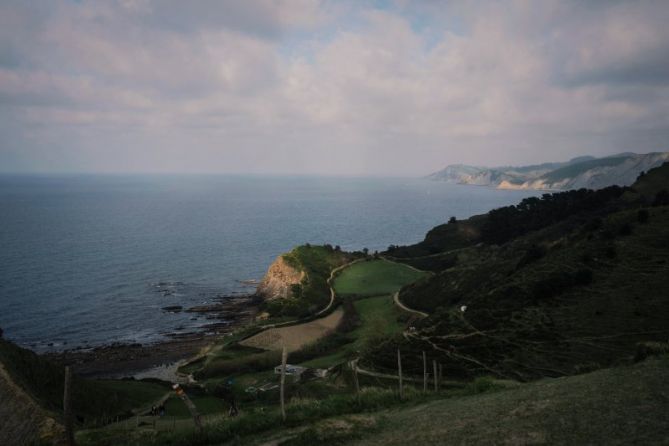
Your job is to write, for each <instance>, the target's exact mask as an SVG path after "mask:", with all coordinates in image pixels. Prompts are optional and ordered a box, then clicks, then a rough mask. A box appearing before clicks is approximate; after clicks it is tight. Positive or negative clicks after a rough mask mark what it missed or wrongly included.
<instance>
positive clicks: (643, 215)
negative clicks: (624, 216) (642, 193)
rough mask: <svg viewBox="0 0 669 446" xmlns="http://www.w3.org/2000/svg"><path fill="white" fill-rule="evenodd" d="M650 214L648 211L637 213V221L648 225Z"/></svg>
mask: <svg viewBox="0 0 669 446" xmlns="http://www.w3.org/2000/svg"><path fill="white" fill-rule="evenodd" d="M649 216H650V214H649V213H648V211H647V210H646V209H639V212H637V213H636V219H637V221H638V222H639V223H646V222H648V217H649Z"/></svg>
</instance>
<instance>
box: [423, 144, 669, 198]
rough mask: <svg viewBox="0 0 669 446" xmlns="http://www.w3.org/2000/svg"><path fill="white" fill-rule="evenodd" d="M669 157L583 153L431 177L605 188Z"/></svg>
mask: <svg viewBox="0 0 669 446" xmlns="http://www.w3.org/2000/svg"><path fill="white" fill-rule="evenodd" d="M665 161H669V152H655V153H647V154H637V153H620V154H618V155H612V156H607V157H604V158H595V157H592V156H580V157H578V158H573V159H571V160H569V161H566V162H561V163H560V162H558V163H544V164H537V165H533V166H521V167H513V166H502V167H478V166H467V165H463V164H453V165H450V166H447V167H446V168H445V169H442V170H440V171H438V172H435V173H433V174H431V175H428V176H427V178H428V179H430V180H435V181H446V182H448V183H455V184H470V185H475V186H489V187H495V188H498V189H538V190H568V189H580V188H587V189H601V188H603V187H607V186H612V185H614V184H615V185H619V186H629V185H631V184H632V183H634V181H635V180H636V179H637V177H638V176H639V174H640V173H641V172H644V171H647V170H649V169H652V168H653V167H657V166H660V165H661V164H662V163H664V162H665Z"/></svg>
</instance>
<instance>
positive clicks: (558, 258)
mask: <svg viewBox="0 0 669 446" xmlns="http://www.w3.org/2000/svg"><path fill="white" fill-rule="evenodd" d="M665 170H666V167H662V168H658V169H654V170H651V171H650V172H649V173H648V174H647V178H648V180H645V181H644V184H643V185H642V186H641V187H643V188H644V190H646V193H650V194H652V192H653V188H654V189H657V188H658V187H662V186H663V185H666V184H669V176H666V172H665ZM662 178H664V181H662ZM643 180H644V179H643V178H642V179H641V180H640V181H643ZM650 180H652V182H651V181H650ZM647 184H651V186H647ZM618 192H620V189H615V190H614V189H610V190H608V191H607V190H602V191H598V192H596V193H589V192H583V191H576V192H566V193H562V194H551V195H547V196H544V197H543V198H542V200H541V201H542V202H541V203H535V205H536V206H534V207H520V208H519V207H513V208H514V209H513V210H512V211H509V212H506V213H500V214H499V215H500V216H499V218H497V217H495V219H491V218H490V214H492V213H490V214H488V222H487V224H490V222H491V221H493V220H500V219H503V218H505V216H509V218H510V219H511V220H510V221H512V222H513V221H515V220H516V219H517V218H519V216H524V217H525V218H532V219H533V220H531V221H533V223H530V224H528V225H526V226H525V228H524V229H522V230H519V229H518V228H515V227H511V228H512V231H511V233H509V232H508V231H506V230H505V229H504V227H501V228H500V227H499V226H498V227H497V228H495V229H491V230H496V231H501V233H503V234H505V235H504V238H509V237H510V239H509V240H508V241H506V242H505V243H501V244H500V245H493V244H486V243H482V244H479V245H477V246H470V247H468V248H465V249H461V250H460V251H459V253H458V257H459V258H466V259H467V260H466V261H464V262H463V261H460V262H458V264H457V265H455V266H453V267H450V268H448V269H445V270H444V271H441V272H440V273H439V274H437V275H435V276H434V277H432V278H429V279H427V280H423V281H420V282H417V283H415V284H413V285H410V286H408V287H405V288H404V289H403V291H402V294H401V299H402V301H403V302H404V303H405V304H406V305H408V306H409V307H413V308H416V309H419V310H423V311H426V312H428V313H430V314H431V316H430V317H429V318H427V319H425V320H422V321H420V322H419V323H417V328H418V330H417V332H415V333H413V334H412V335H411V336H409V339H408V340H406V339H402V338H398V339H395V340H390V341H387V342H386V343H385V344H384V345H379V347H378V348H377V349H376V350H375V351H374V352H372V353H371V354H370V355H369V356H368V357H366V358H365V361H367V362H368V363H372V364H376V365H378V366H379V367H388V368H390V367H392V366H393V364H394V362H395V353H394V352H395V349H396V348H397V346H398V345H399V346H400V347H401V348H403V349H406V350H407V351H409V352H411V353H410V354H409V356H410V357H408V358H407V361H408V364H407V369H408V370H412V369H415V370H417V369H419V368H420V356H419V355H418V354H417V352H420V351H422V350H426V351H430V352H433V353H435V354H437V355H439V356H440V358H441V361H442V362H443V363H444V366H445V367H446V369H447V370H448V373H449V374H450V375H451V376H456V377H472V376H477V375H481V374H493V375H496V376H499V377H504V378H513V379H519V380H528V379H534V378H537V377H541V376H563V375H569V374H575V373H580V372H583V371H587V370H593V369H597V368H601V367H609V366H612V365H615V364H618V363H620V362H622V361H629V360H630V359H631V358H632V357H633V356H634V355H635V350H636V345H637V343H640V342H645V341H657V340H666V339H667V337H669V327H667V325H666V321H667V320H669V301H667V298H666V296H669V281H667V280H666V278H667V277H669V207H667V206H655V207H643V205H644V202H643V201H638V200H637V199H634V198H632V199H630V197H629V196H623V194H620V193H618ZM625 193H626V194H627V191H626V192H625ZM524 201H525V200H524ZM586 204H587V205H586ZM550 222H553V223H552V224H550ZM546 223H549V224H546ZM533 227H534V230H532V228H533ZM482 231H484V232H485V231H486V228H485V226H484V227H483V228H482ZM516 233H519V234H520V235H515V234H516ZM463 306H465V307H466V311H464V312H463V311H462V309H461V307H463ZM411 355H413V357H411Z"/></svg>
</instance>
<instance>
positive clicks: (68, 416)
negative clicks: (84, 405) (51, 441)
mask: <svg viewBox="0 0 669 446" xmlns="http://www.w3.org/2000/svg"><path fill="white" fill-rule="evenodd" d="M63 417H64V418H65V439H66V441H67V444H68V446H75V444H76V443H75V442H74V428H73V425H72V423H73V420H72V371H71V370H70V367H69V366H66V367H65V382H64V383H63Z"/></svg>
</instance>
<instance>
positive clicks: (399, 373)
mask: <svg viewBox="0 0 669 446" xmlns="http://www.w3.org/2000/svg"><path fill="white" fill-rule="evenodd" d="M397 373H398V375H399V379H400V399H403V398H404V388H403V387H402V355H401V354H400V349H399V348H398V349H397Z"/></svg>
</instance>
